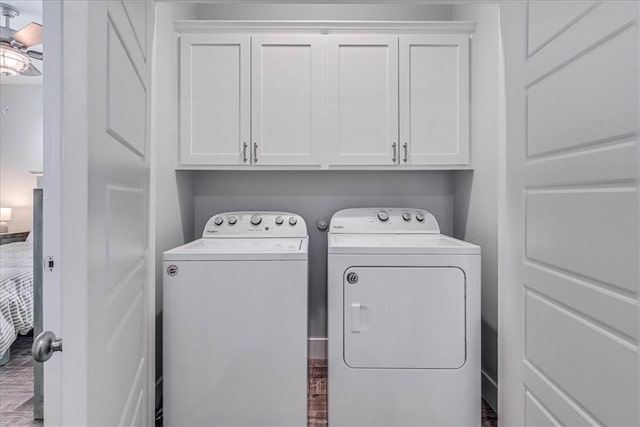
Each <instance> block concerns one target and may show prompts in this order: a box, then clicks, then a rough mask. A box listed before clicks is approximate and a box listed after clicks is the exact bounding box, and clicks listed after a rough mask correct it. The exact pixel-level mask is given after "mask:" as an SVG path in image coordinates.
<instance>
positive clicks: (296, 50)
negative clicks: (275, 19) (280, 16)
mask: <svg viewBox="0 0 640 427" xmlns="http://www.w3.org/2000/svg"><path fill="white" fill-rule="evenodd" d="M325 43H326V42H325V37H324V36H322V35H305V34H302V35H296V34H289V35H279V34H275V35H274V34H265V35H257V36H253V38H252V97H251V117H252V118H251V120H252V126H251V129H252V162H253V163H254V164H256V165H319V164H320V160H321V159H320V153H321V151H322V149H323V142H324V139H325V138H324V135H325V133H324V132H325V128H326V125H325V124H324V123H323V112H322V105H323V104H324V102H323V93H324V86H325V85H324V75H325V67H324V62H325V61H324V58H325V53H324V50H325V49H324V46H325Z"/></svg>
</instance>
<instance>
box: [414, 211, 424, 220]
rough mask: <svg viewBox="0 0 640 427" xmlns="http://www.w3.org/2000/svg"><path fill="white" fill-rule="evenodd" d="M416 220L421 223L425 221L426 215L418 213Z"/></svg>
mask: <svg viewBox="0 0 640 427" xmlns="http://www.w3.org/2000/svg"><path fill="white" fill-rule="evenodd" d="M416 219H417V220H418V221H420V222H422V221H424V214H423V213H422V212H418V213H417V214H416Z"/></svg>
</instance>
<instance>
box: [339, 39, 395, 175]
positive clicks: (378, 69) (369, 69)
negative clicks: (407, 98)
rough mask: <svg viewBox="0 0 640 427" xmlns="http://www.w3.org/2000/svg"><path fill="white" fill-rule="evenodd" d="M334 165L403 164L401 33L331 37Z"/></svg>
mask: <svg viewBox="0 0 640 427" xmlns="http://www.w3.org/2000/svg"><path fill="white" fill-rule="evenodd" d="M328 60H329V77H328V80H329V139H330V141H329V143H330V145H329V147H330V148H329V149H330V164H332V165H395V164H397V163H398V159H399V156H398V148H399V147H398V37H397V36H392V35H330V36H329V59H328Z"/></svg>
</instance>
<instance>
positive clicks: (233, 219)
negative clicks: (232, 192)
mask: <svg viewBox="0 0 640 427" xmlns="http://www.w3.org/2000/svg"><path fill="white" fill-rule="evenodd" d="M227 222H228V223H229V225H235V223H236V222H238V218H236V217H235V216H234V215H231V216H230V217H229V218H227Z"/></svg>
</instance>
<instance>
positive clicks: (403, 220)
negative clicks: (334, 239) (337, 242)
mask: <svg viewBox="0 0 640 427" xmlns="http://www.w3.org/2000/svg"><path fill="white" fill-rule="evenodd" d="M329 230H330V232H331V233H341V234H377V233H385V234H387V233H388V234H440V227H439V226H438V221H436V218H435V217H434V216H433V214H431V212H429V211H425V210H424V209H413V208H355V209H343V210H341V211H338V212H336V213H335V214H334V215H333V217H332V218H331V226H330V229H329Z"/></svg>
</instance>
